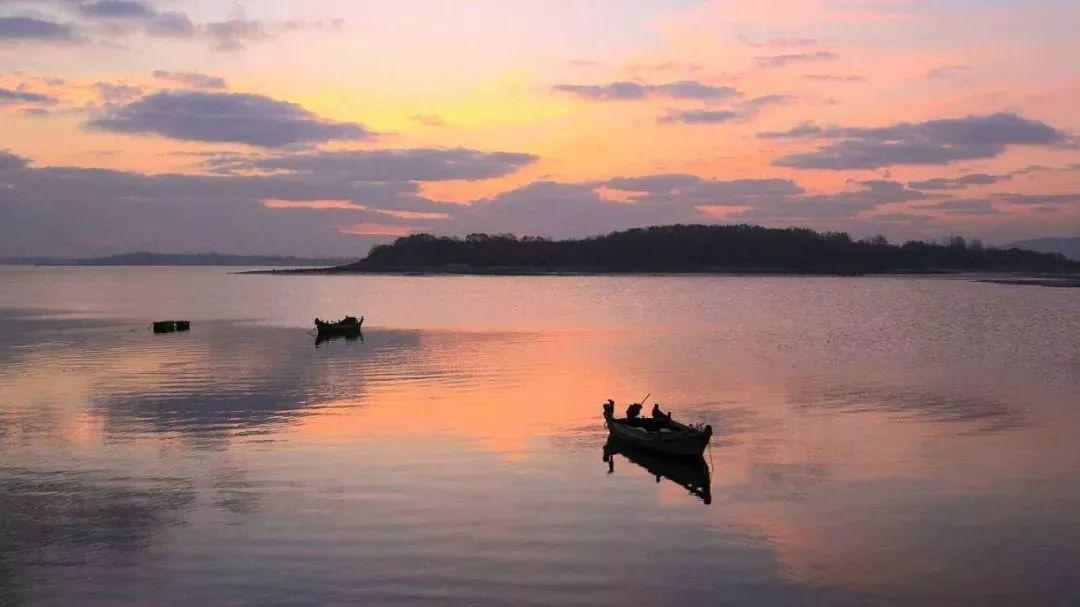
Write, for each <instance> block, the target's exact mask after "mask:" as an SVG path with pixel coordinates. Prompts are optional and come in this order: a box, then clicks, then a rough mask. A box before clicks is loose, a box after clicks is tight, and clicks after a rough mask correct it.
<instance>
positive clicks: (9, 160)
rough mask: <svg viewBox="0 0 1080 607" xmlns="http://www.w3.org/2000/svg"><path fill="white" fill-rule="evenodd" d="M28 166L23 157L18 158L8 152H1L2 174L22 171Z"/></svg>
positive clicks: (0, 167) (0, 169)
mask: <svg viewBox="0 0 1080 607" xmlns="http://www.w3.org/2000/svg"><path fill="white" fill-rule="evenodd" d="M26 165H27V161H26V159H25V158H23V157H22V156H16V155H15V154H12V153H11V152H8V151H6V150H0V172H2V171H11V170H14V169H21V168H23V167H25V166H26Z"/></svg>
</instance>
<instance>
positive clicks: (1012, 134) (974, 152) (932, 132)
mask: <svg viewBox="0 0 1080 607" xmlns="http://www.w3.org/2000/svg"><path fill="white" fill-rule="evenodd" d="M759 137H761V138H765V139H819V140H820V139H833V140H836V141H835V142H832V143H829V144H826V145H824V146H822V147H819V148H817V149H816V150H812V151H809V152H799V153H793V154H788V155H785V156H781V157H780V158H777V159H776V160H774V161H773V164H774V165H776V166H785V167H793V168H802V169H832V170H840V169H875V168H879V167H886V166H892V165H897V164H927V165H935V164H949V163H951V162H955V161H958V160H971V159H976V158H991V157H994V156H998V155H999V154H1001V153H1003V152H1004V151H1005V149H1006V147H1007V146H1009V145H1056V144H1062V143H1064V142H1065V141H1066V136H1065V133H1063V132H1061V131H1059V130H1057V129H1055V128H1053V127H1051V126H1049V125H1047V124H1045V123H1042V122H1039V121H1037V120H1029V119H1027V118H1023V117H1021V116H1017V115H1016V114H1012V113H997V114H991V115H988V116H966V117H964V118H953V119H942V120H930V121H927V122H918V123H908V122H901V123H897V124H894V125H891V126H886V127H876V128H862V127H835V126H828V127H820V126H815V125H812V124H805V123H804V124H800V125H798V126H795V127H793V128H792V129H789V130H787V131H781V132H765V133H760V134H759Z"/></svg>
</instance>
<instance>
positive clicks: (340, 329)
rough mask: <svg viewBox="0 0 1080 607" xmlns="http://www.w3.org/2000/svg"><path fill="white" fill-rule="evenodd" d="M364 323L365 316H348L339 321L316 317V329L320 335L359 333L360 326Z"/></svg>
mask: <svg viewBox="0 0 1080 607" xmlns="http://www.w3.org/2000/svg"><path fill="white" fill-rule="evenodd" d="M363 325H364V317H363V316H361V317H360V318H359V319H357V318H356V317H355V316H346V317H345V318H342V319H341V320H339V321H337V322H327V321H325V320H320V319H318V318H316V319H315V329H316V330H317V331H318V332H319V337H324V336H330V335H359V334H360V327H362V326H363Z"/></svg>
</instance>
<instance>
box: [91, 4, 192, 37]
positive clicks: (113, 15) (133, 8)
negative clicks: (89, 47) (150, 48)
mask: <svg viewBox="0 0 1080 607" xmlns="http://www.w3.org/2000/svg"><path fill="white" fill-rule="evenodd" d="M78 11H79V13H80V14H82V15H83V16H84V17H88V18H91V19H96V20H103V21H108V22H111V23H123V22H128V23H134V24H137V25H138V26H140V27H141V28H142V30H143V32H144V33H146V34H147V35H149V36H156V37H161V38H187V37H190V36H193V35H195V33H196V26H195V24H194V23H192V21H191V19H189V18H188V16H187V15H185V14H183V13H180V12H176V11H159V10H157V9H156V8H154V7H153V6H151V5H150V4H148V3H146V2H139V1H135V0H100V1H98V2H85V3H81V4H79V5H78Z"/></svg>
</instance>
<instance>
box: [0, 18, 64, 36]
mask: <svg viewBox="0 0 1080 607" xmlns="http://www.w3.org/2000/svg"><path fill="white" fill-rule="evenodd" d="M4 40H19V41H23V40H25V41H46V42H75V41H77V40H79V37H78V35H76V33H75V30H74V29H73V28H72V27H71V26H70V25H67V24H65V23H56V22H55V21H46V20H44V19H36V18H34V17H0V41H4Z"/></svg>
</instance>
